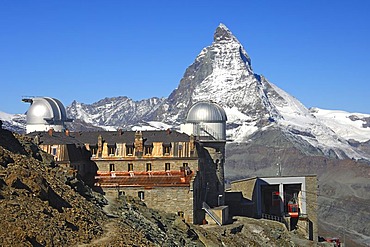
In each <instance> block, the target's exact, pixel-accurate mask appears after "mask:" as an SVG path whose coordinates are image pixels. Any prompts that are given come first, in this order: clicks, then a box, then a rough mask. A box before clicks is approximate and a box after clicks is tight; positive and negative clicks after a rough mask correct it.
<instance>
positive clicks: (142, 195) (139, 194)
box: [137, 191, 144, 201]
mask: <svg viewBox="0 0 370 247" xmlns="http://www.w3.org/2000/svg"><path fill="white" fill-rule="evenodd" d="M137 196H138V197H139V198H140V200H142V201H143V200H144V191H139V192H138V193H137Z"/></svg>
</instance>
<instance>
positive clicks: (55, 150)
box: [51, 147, 57, 156]
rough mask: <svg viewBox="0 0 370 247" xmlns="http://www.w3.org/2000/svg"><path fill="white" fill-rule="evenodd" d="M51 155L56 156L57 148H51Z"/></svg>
mask: <svg viewBox="0 0 370 247" xmlns="http://www.w3.org/2000/svg"><path fill="white" fill-rule="evenodd" d="M51 154H52V155H54V156H55V155H57V148H56V147H52V148H51Z"/></svg>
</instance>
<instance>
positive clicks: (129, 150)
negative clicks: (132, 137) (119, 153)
mask: <svg viewBox="0 0 370 247" xmlns="http://www.w3.org/2000/svg"><path fill="white" fill-rule="evenodd" d="M133 154H134V146H126V155H128V156H132V155H133Z"/></svg>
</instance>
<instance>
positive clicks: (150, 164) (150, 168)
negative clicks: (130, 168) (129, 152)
mask: <svg viewBox="0 0 370 247" xmlns="http://www.w3.org/2000/svg"><path fill="white" fill-rule="evenodd" d="M146 171H147V172H151V171H152V163H146Z"/></svg>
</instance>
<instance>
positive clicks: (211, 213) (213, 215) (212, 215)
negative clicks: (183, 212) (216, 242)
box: [203, 202, 222, 226]
mask: <svg viewBox="0 0 370 247" xmlns="http://www.w3.org/2000/svg"><path fill="white" fill-rule="evenodd" d="M203 209H204V211H206V213H207V214H208V215H209V216H210V217H211V218H212V219H213V220H214V221H215V222H216V223H217V225H219V226H222V222H221V219H220V218H219V217H218V216H217V215H215V214H214V213H213V212H212V209H211V208H210V207H209V206H208V204H207V203H206V202H203Z"/></svg>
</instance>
